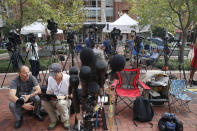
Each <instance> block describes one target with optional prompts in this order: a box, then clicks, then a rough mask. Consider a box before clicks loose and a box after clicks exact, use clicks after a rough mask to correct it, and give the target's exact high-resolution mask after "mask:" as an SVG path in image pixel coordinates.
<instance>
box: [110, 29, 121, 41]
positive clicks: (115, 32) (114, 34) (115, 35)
mask: <svg viewBox="0 0 197 131" xmlns="http://www.w3.org/2000/svg"><path fill="white" fill-rule="evenodd" d="M120 33H121V30H120V29H116V27H114V28H113V30H112V31H111V38H112V39H113V40H117V39H118V36H120Z"/></svg>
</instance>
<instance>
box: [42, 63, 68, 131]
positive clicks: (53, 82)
mask: <svg viewBox="0 0 197 131" xmlns="http://www.w3.org/2000/svg"><path fill="white" fill-rule="evenodd" d="M69 78H70V76H69V75H67V74H63V73H62V70H61V66H60V65H59V64H58V63H53V64H52V65H50V67H49V78H48V86H47V91H46V93H47V94H54V95H56V96H57V100H55V101H52V100H50V101H46V100H43V101H42V106H43V108H44V109H45V110H46V112H47V113H48V114H49V117H50V121H51V123H50V124H49V126H48V130H52V129H54V128H55V127H56V125H57V120H58V118H57V115H56V110H57V111H58V112H59V113H60V117H61V122H62V123H63V126H64V128H65V129H68V128H69V126H70V121H69V119H70V118H69V107H70V105H71V100H69V99H68V89H69Z"/></svg>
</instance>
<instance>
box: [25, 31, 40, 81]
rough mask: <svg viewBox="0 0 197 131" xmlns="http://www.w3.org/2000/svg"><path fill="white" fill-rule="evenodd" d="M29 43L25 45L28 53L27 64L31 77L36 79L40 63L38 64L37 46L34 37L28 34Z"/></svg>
mask: <svg viewBox="0 0 197 131" xmlns="http://www.w3.org/2000/svg"><path fill="white" fill-rule="evenodd" d="M28 39H29V42H27V45H26V47H27V48H26V52H27V53H28V59H29V63H30V65H31V72H32V75H33V76H35V77H36V79H37V76H38V74H39V71H40V62H39V56H38V50H39V48H38V45H37V42H36V37H35V36H34V34H33V33H30V34H29V35H28Z"/></svg>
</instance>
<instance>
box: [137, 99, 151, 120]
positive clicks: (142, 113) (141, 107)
mask: <svg viewBox="0 0 197 131" xmlns="http://www.w3.org/2000/svg"><path fill="white" fill-rule="evenodd" d="M153 116H154V111H153V108H152V106H151V105H150V103H149V100H148V99H146V98H144V97H142V96H140V97H137V98H136V100H135V101H134V104H133V120H136V121H140V122H147V121H151V120H152V118H153Z"/></svg>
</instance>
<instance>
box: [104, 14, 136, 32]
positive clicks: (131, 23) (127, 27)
mask: <svg viewBox="0 0 197 131" xmlns="http://www.w3.org/2000/svg"><path fill="white" fill-rule="evenodd" d="M137 25H138V22H137V21H135V20H134V19H132V18H131V17H130V16H128V15H127V14H123V15H122V16H121V17H120V18H119V19H117V20H116V21H115V22H113V23H110V24H109V25H106V26H105V27H104V28H103V32H106V33H107V32H111V31H112V30H113V28H114V27H116V29H120V30H121V33H130V32H131V30H135V28H134V27H135V26H137Z"/></svg>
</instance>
